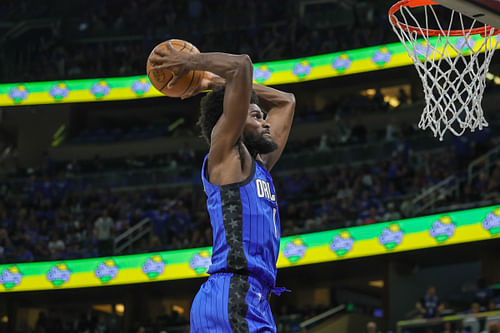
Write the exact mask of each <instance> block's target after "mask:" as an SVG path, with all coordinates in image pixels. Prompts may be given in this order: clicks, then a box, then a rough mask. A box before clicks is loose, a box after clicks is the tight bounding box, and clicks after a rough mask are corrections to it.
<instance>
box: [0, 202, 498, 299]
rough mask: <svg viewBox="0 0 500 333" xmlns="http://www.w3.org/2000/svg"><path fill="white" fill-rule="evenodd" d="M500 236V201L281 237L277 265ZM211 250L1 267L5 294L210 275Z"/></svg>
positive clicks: (284, 265)
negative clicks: (498, 203)
mask: <svg viewBox="0 0 500 333" xmlns="http://www.w3.org/2000/svg"><path fill="white" fill-rule="evenodd" d="M494 238H500V205H497V206H490V207H484V208H477V209H470V210H463V211H458V212H450V213H444V214H438V215H430V216H424V217H417V218H411V219H405V220H398V221H392V222H385V223H377V224H373V225H367V226H359V227H352V228H344V229H337V230H331V231H324V232H318V233H312V234H303V235H298V236H292V237H283V238H282V239H281V247H280V254H279V259H278V268H284V267H292V266H300V265H306V264H314V263H320V262H328V261H335V260H344V259H350V258H359V257H366V256H373V255H379V254H388V253H395V252H403V251H409V250H417V249H424V248H430V247H436V246H445V245H451V244H460V243H468V242H474V241H480V240H488V239H494ZM211 252H212V250H211V248H208V247H207V248H197V249H186V250H178V251H165V252H158V253H148V254H136V255H126V256H115V257H107V258H92V259H81V260H61V261H53V262H39V263H20V264H7V265H0V284H1V285H2V286H0V292H15V291H30V290H51V289H65V288H83V287H100V286H110V285H120V284H132V283H145V282H154V281H166V280H176V279H188V278H196V277H202V276H207V274H206V271H207V269H208V267H209V266H210V264H211Z"/></svg>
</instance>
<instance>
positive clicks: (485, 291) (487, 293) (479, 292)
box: [474, 277, 493, 309]
mask: <svg viewBox="0 0 500 333" xmlns="http://www.w3.org/2000/svg"><path fill="white" fill-rule="evenodd" d="M492 297H493V290H491V289H490V288H489V287H488V284H487V283H486V279H484V278H482V277H481V278H479V279H478V280H477V289H476V292H475V293H474V301H475V302H476V303H478V304H479V306H480V307H482V308H483V309H484V308H486V307H487V306H488V302H489V301H490V300H491V298H492Z"/></svg>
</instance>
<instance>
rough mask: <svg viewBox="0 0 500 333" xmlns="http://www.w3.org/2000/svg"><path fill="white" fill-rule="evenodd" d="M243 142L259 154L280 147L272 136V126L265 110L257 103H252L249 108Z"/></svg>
mask: <svg viewBox="0 0 500 333" xmlns="http://www.w3.org/2000/svg"><path fill="white" fill-rule="evenodd" d="M243 142H244V143H245V145H246V146H247V147H248V148H249V149H250V150H252V151H255V152H257V153H259V154H267V153H270V152H272V151H275V150H276V149H278V145H277V144H276V142H274V141H273V138H272V137H271V128H270V125H269V123H268V122H267V121H266V120H265V118H264V112H262V110H261V109H260V107H259V106H258V105H257V104H250V107H249V108H248V117H247V121H246V124H245V129H244V130H243Z"/></svg>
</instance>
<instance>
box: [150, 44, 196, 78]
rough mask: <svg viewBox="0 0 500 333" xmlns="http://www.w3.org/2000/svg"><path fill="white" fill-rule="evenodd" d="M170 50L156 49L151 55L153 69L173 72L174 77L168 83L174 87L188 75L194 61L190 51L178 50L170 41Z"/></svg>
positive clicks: (168, 45) (168, 47) (168, 46)
mask: <svg viewBox="0 0 500 333" xmlns="http://www.w3.org/2000/svg"><path fill="white" fill-rule="evenodd" d="M166 46H167V49H168V52H166V51H164V50H162V49H156V50H154V54H153V55H152V56H151V58H150V60H151V64H152V65H153V67H152V68H151V70H152V71H155V70H165V69H166V70H169V71H171V72H172V73H173V76H172V79H171V80H170V82H169V83H168V88H171V87H173V86H174V85H175V84H176V83H177V81H179V79H180V78H182V77H183V76H184V75H186V74H187V73H188V72H189V71H190V70H191V68H190V66H189V65H190V64H191V62H192V60H191V57H192V55H191V54H190V53H186V52H181V51H177V50H176V49H175V48H174V47H173V46H172V44H170V42H167V43H166Z"/></svg>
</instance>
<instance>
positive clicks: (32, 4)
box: [0, 0, 396, 82]
mask: <svg viewBox="0 0 500 333" xmlns="http://www.w3.org/2000/svg"><path fill="white" fill-rule="evenodd" d="M390 5H392V2H391V1H386V2H385V3H384V4H376V3H374V2H372V1H359V2H356V3H350V2H343V1H338V2H325V3H320V4H308V5H306V6H305V7H301V4H300V2H299V1H295V0H287V1H280V2H268V1H256V0H251V1H236V2H234V1H215V0H206V1H202V0H190V1H161V0H153V1H151V0H148V1H145V0H133V1H130V2H129V3H128V5H127V6H123V4H122V3H121V2H120V1H118V0H109V1H91V2H88V1H73V2H72V4H71V6H67V5H66V3H65V2H64V1H55V2H51V3H46V2H40V1H32V0H22V1H4V2H2V3H1V4H0V19H2V20H3V21H6V22H16V21H19V20H21V19H23V20H27V22H29V20H36V19H38V20H39V21H37V25H36V27H35V28H33V30H29V29H28V31H26V32H25V33H24V34H21V35H20V36H18V38H11V39H8V40H7V42H8V45H9V47H7V48H5V49H4V51H5V52H6V58H7V59H9V64H11V66H9V68H3V71H4V72H5V73H3V74H4V75H1V77H2V80H3V81H6V82H20V81H39V80H52V79H54V80H57V79H62V78H64V79H71V78H84V77H85V78H89V77H101V76H123V75H137V74H144V70H145V60H146V58H147V56H148V54H149V53H150V52H151V50H152V49H153V48H154V46H155V45H156V44H158V43H159V42H161V41H164V40H167V39H170V38H181V39H185V40H189V41H191V42H192V43H193V44H195V45H196V46H198V48H199V49H200V50H202V51H205V52H207V51H224V52H231V53H246V54H249V55H250V56H251V57H252V59H253V60H254V61H264V60H265V61H270V60H278V59H283V58H294V57H303V56H309V55H315V54H322V53H329V52H334V51H341V50H346V49H355V48H359V47H363V46H370V45H378V44H381V43H383V42H393V41H396V39H395V35H394V33H393V32H392V31H391V29H390V25H389V23H388V20H387V9H388V8H389V7H390ZM40 19H43V21H42V22H40ZM43 22H45V23H43ZM28 26H29V25H28ZM7 27H8V25H7ZM21 46H23V47H21Z"/></svg>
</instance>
